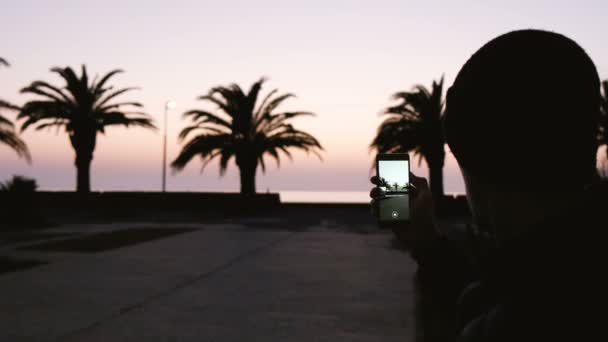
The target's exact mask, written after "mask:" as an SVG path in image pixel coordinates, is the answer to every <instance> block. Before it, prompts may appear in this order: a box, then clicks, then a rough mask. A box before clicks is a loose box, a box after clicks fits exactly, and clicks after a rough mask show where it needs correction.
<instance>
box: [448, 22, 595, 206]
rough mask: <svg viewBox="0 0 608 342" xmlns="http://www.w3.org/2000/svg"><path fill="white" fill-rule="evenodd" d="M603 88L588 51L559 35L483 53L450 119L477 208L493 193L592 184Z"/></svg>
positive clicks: (453, 99)
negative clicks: (600, 87) (489, 193)
mask: <svg viewBox="0 0 608 342" xmlns="http://www.w3.org/2000/svg"><path fill="white" fill-rule="evenodd" d="M599 85H600V82H599V77H598V74H597V70H596V68H595V65H594V64H593V62H592V61H591V59H590V58H589V56H588V55H587V54H586V53H585V51H584V50H583V49H582V48H581V47H580V46H579V45H578V44H576V43H575V42H574V41H572V40H571V39H569V38H566V37H564V36H562V35H560V34H557V33H552V32H546V31H538V30H522V31H514V32H510V33H507V34H504V35H502V36H499V37H497V38H495V39H493V40H491V41H490V42H488V43H487V44H485V45H484V46H483V47H481V48H480V49H479V50H478V51H477V52H475V54H473V56H471V58H470V59H469V60H468V61H467V62H466V63H465V65H464V66H463V67H462V69H461V70H460V72H459V73H458V75H457V77H456V80H455V81H454V84H453V85H452V87H451V88H450V89H449V91H448V95H447V111H446V112H447V113H446V115H445V118H444V119H445V121H444V123H445V130H446V140H447V142H448V145H449V146H450V149H451V150H452V152H453V154H454V156H455V157H456V159H457V160H458V163H459V165H460V167H461V169H462V171H463V173H464V175H465V182H466V184H467V192H468V193H469V195H472V196H470V197H471V198H470V199H471V200H472V202H474V203H472V204H473V206H474V207H475V206H476V205H480V203H478V202H481V201H483V200H482V199H481V198H486V197H487V193H488V192H489V191H491V192H493V194H492V196H494V197H495V196H496V194H495V193H500V192H503V190H504V192H505V193H506V192H509V193H512V194H519V195H515V197H517V196H520V195H521V196H524V197H525V196H527V195H532V194H551V193H552V194H565V193H572V192H577V191H579V190H582V189H583V188H584V186H585V185H587V184H589V183H591V182H592V181H593V179H594V177H595V175H596V151H597V142H596V135H597V121H598V115H599V101H600V89H599ZM490 189H491V190H490ZM471 192H474V194H473V193H471ZM511 200H513V199H511ZM475 202H477V203H475ZM474 210H475V208H474Z"/></svg>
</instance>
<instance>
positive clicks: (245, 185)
mask: <svg viewBox="0 0 608 342" xmlns="http://www.w3.org/2000/svg"><path fill="white" fill-rule="evenodd" d="M256 169H257V165H247V166H244V167H241V168H240V173H241V195H246V196H248V195H255V173H256Z"/></svg>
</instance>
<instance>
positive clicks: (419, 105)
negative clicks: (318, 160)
mask: <svg viewBox="0 0 608 342" xmlns="http://www.w3.org/2000/svg"><path fill="white" fill-rule="evenodd" d="M393 99H394V100H397V101H400V103H398V104H397V105H395V106H392V107H389V108H388V109H386V110H385V111H384V112H383V113H382V114H383V115H387V116H388V118H387V119H386V120H384V122H382V124H380V127H378V132H377V134H376V137H375V138H374V140H373V141H372V143H371V145H370V147H371V148H372V149H376V150H377V151H378V153H407V152H410V151H413V152H414V154H415V155H418V157H419V161H422V159H423V158H424V160H425V161H426V163H427V165H428V167H429V182H430V187H431V191H432V193H433V197H434V198H435V200H436V201H437V202H436V203H439V201H440V200H441V198H442V196H443V164H444V159H445V150H444V145H445V139H444V136H443V130H442V125H441V118H442V116H443V113H444V110H445V106H444V99H443V76H442V77H441V79H440V80H439V82H437V81H433V84H432V86H431V89H430V90H429V89H427V88H426V87H424V86H423V85H416V86H414V88H413V89H412V91H410V92H399V93H396V94H394V95H393Z"/></svg>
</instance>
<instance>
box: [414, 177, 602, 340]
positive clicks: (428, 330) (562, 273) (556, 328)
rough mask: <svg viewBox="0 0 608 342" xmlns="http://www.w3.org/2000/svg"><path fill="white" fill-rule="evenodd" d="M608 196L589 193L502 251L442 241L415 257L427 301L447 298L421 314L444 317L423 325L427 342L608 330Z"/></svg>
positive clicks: (593, 334) (566, 336) (570, 336)
mask: <svg viewBox="0 0 608 342" xmlns="http://www.w3.org/2000/svg"><path fill="white" fill-rule="evenodd" d="M605 194H606V191H605V189H602V188H601V187H595V188H594V189H591V190H589V191H588V192H587V193H586V195H585V196H584V198H581V200H580V202H579V205H577V206H576V207H574V208H572V211H570V212H567V213H563V214H562V215H560V216H559V217H552V218H547V219H546V220H545V221H544V222H543V223H542V224H540V225H538V226H537V227H535V229H533V230H531V231H530V232H529V233H527V234H526V235H525V236H522V237H520V238H518V239H516V240H513V241H510V242H509V243H508V244H506V245H503V246H501V247H500V248H484V247H487V245H486V246H479V241H477V240H476V239H473V240H472V241H473V242H470V241H469V242H468V243H467V242H464V243H463V241H459V242H455V241H453V240H449V239H443V240H441V241H440V242H439V243H438V244H437V245H436V246H435V247H434V248H433V249H432V250H427V251H423V252H422V253H419V254H418V255H414V258H415V259H416V260H417V261H418V263H419V270H418V282H419V284H420V294H419V295H420V296H421V297H422V298H423V300H422V302H423V305H424V304H425V301H426V303H429V302H432V303H435V304H437V303H440V305H435V306H434V307H431V308H426V309H424V310H426V312H424V310H422V312H421V311H419V314H422V315H423V317H421V319H422V320H425V319H427V320H428V319H431V320H432V319H436V318H437V317H439V318H440V319H441V320H443V323H442V324H435V323H433V322H424V324H422V326H423V329H424V330H425V331H424V335H425V338H424V340H425V341H434V340H437V341H439V340H452V341H454V340H456V341H463V342H473V341H561V340H569V341H585V340H591V339H593V340H598V338H599V336H598V334H604V335H605V334H606V333H605V332H603V331H602V330H605V329H602V328H601V327H602V324H601V322H600V319H603V316H604V314H603V313H602V312H603V310H604V305H600V298H603V297H600V295H601V294H602V293H603V291H605V290H606V287H605V286H604V285H601V284H602V278H604V273H605V272H606V262H605V261H606V260H605V259H606V257H605V252H604V250H605V247H604V246H603V245H604V243H605V242H606V239H605V238H604V236H605V235H606V234H605V229H606V228H607V227H608V224H607V223H608V201H607V200H606V195H605ZM604 208H605V209H604ZM484 251H485V252H484ZM424 298H426V299H424ZM442 306H443V307H442ZM429 310H431V311H432V310H442V311H443V312H442V314H443V315H441V314H439V315H437V313H436V312H435V313H433V312H429ZM446 322H448V323H447V324H446ZM438 329H442V330H443V331H441V332H439V331H438ZM607 329H608V327H607ZM599 340H603V341H606V340H608V339H605V338H603V339H602V338H600V339H599Z"/></svg>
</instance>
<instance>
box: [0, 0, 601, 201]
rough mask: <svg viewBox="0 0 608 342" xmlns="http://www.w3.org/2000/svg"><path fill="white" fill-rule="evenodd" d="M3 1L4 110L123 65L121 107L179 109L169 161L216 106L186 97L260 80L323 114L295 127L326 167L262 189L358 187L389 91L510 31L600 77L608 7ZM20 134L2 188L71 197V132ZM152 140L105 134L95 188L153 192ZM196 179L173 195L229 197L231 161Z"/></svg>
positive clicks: (456, 186) (374, 1) (180, 181)
mask: <svg viewBox="0 0 608 342" xmlns="http://www.w3.org/2000/svg"><path fill="white" fill-rule="evenodd" d="M0 1H1V6H0V11H1V14H0V32H2V35H1V36H2V39H1V40H2V43H1V46H2V47H1V48H0V56H1V57H3V58H5V59H6V60H8V61H9V62H10V63H11V67H10V68H0V98H2V99H4V100H8V101H10V102H13V103H15V104H23V103H24V102H26V101H27V100H28V99H29V98H30V97H29V95H28V96H26V95H20V94H19V89H21V88H22V87H24V86H26V85H28V84H29V83H30V82H31V81H33V80H37V79H42V80H47V81H49V82H51V83H53V84H58V85H63V84H62V83H61V80H60V79H59V78H58V76H56V75H55V74H51V73H50V72H49V69H50V68H51V67H53V66H61V67H64V66H72V67H79V66H80V64H83V63H85V64H86V65H87V67H88V69H89V72H90V73H91V74H95V73H106V72H108V71H110V70H112V69H115V68H121V69H124V70H125V71H126V72H125V73H124V74H121V75H119V76H117V77H115V78H114V79H113V81H114V84H115V85H117V86H139V87H141V90H138V91H134V92H132V93H130V94H128V95H127V96H125V97H124V98H123V100H136V101H139V102H142V103H143V104H144V106H145V110H146V111H147V112H148V113H150V114H151V115H152V116H153V117H154V118H156V119H157V124H158V125H159V126H161V125H162V111H163V105H164V103H165V101H167V100H169V99H171V100H175V101H176V102H177V108H175V109H174V110H172V111H171V112H170V114H169V115H170V120H169V137H168V141H169V148H168V155H169V159H172V158H174V157H175V156H176V155H177V153H178V151H179V144H178V142H177V134H178V132H179V131H180V130H181V129H182V128H183V127H184V126H185V125H186V124H187V122H186V121H184V120H182V119H181V114H182V113H183V112H184V111H186V110H188V109H193V108H206V109H214V108H213V106H209V105H208V104H205V103H201V102H199V101H196V97H197V96H199V95H202V94H204V93H206V92H207V91H208V90H209V89H210V88H211V87H213V86H216V85H227V84H229V83H232V82H236V83H238V84H240V85H241V86H242V87H244V88H248V87H249V86H250V85H251V83H252V82H254V81H256V80H257V79H259V78H260V77H262V76H267V77H268V78H269V82H267V84H266V88H265V89H264V91H265V92H267V91H270V90H272V89H274V88H279V89H280V90H281V91H282V92H293V93H295V94H296V95H297V98H296V99H292V100H290V101H288V102H287V103H286V106H285V107H284V109H301V110H307V111H313V112H315V113H317V117H313V118H311V117H304V118H301V119H298V120H296V121H295V122H294V123H295V125H296V126H297V127H299V128H301V129H304V130H307V131H308V132H310V133H312V134H313V135H315V136H316V137H317V138H318V139H319V140H320V142H321V143H322V144H323V146H324V147H325V152H324V154H323V155H324V161H323V162H321V161H319V160H318V159H317V158H316V157H314V156H313V155H311V156H308V157H307V156H306V155H304V154H296V158H295V160H294V161H293V162H290V161H289V159H287V158H284V159H283V162H282V164H281V168H280V169H277V168H276V166H275V164H274V163H271V162H270V161H269V163H268V165H270V166H271V167H270V168H269V170H268V172H267V174H266V175H262V174H261V173H259V174H258V191H266V190H267V189H269V190H270V191H280V190H313V191H321V190H325V191H364V190H366V189H368V188H369V183H368V176H369V170H370V167H371V165H372V161H373V158H374V155H373V153H371V152H370V151H369V149H368V146H369V143H370V141H371V140H372V138H373V136H374V134H375V131H376V128H377V126H378V124H379V123H380V122H381V118H380V117H379V116H378V114H379V113H380V112H381V111H382V109H383V108H385V107H386V106H388V105H390V104H391V103H392V102H391V100H390V95H391V94H393V93H394V92H397V91H401V90H407V89H410V88H411V87H412V86H413V85H414V84H416V83H422V84H424V85H430V83H431V81H432V80H433V79H437V78H439V77H441V75H442V74H445V81H446V85H450V84H451V82H452V80H453V79H454V77H455V75H456V73H457V72H458V70H459V68H460V67H461V66H462V64H463V63H464V62H465V61H466V60H467V58H468V57H469V56H470V55H471V54H472V53H473V52H475V50H476V49H477V48H479V47H480V46H481V45H483V44H484V43H485V42H487V41H488V40H490V39H491V38H493V37H495V36H497V35H499V34H502V33H505V32H508V31H510V30H514V29H522V28H539V29H547V30H553V31H557V32H560V33H563V34H565V35H567V36H569V37H570V38H573V39H574V40H576V41H577V42H578V43H579V44H580V45H581V46H582V47H583V48H585V49H586V50H587V52H588V53H589V54H590V56H591V57H592V59H593V60H594V61H595V63H596V65H597V67H598V70H599V73H600V76H601V77H602V79H605V78H608V40H607V38H606V37H607V35H608V21H607V20H606V15H607V13H608V1H570V2H564V1H555V0H551V1H535V2H534V4H531V1H503V2H496V1H444V2H439V1H405V0H400V1H388V0H368V1H359V0H344V1H335V0H323V1H322V0H309V1H288V0H282V1H278V0H276V1H275V0H273V1H270V0H258V1H231V0H224V1H207V0H198V1H180V0H172V1H153V0H146V1H143V0H141V1H140V0H137V1H135V0H122V1H114V0H107V1H82V0H81V1H58V0H55V1H30V0H18V1H17V0H0ZM446 88H447V86H446ZM3 115H4V116H5V117H8V118H11V119H14V117H15V114H14V113H10V112H6V111H4V112H3ZM23 138H24V140H25V141H26V142H27V144H28V145H29V147H30V149H31V152H32V156H33V163H32V164H31V165H28V164H27V163H26V162H25V161H24V160H20V159H18V158H17V157H16V155H15V153H14V152H12V151H10V150H9V149H8V148H7V147H6V146H4V145H0V180H5V179H7V178H9V177H10V176H11V175H13V174H22V175H26V176H29V177H33V178H35V179H36V180H37V181H38V183H39V185H40V187H41V188H42V189H53V190H59V189H64V190H71V189H74V187H75V168H74V153H73V150H72V148H71V146H70V145H69V141H68V138H67V135H66V134H65V133H64V132H62V131H60V132H58V133H57V132H56V131H55V130H52V131H44V132H36V131H33V130H28V131H26V132H25V133H24V134H23ZM161 143H162V134H161V132H150V131H145V130H143V129H129V130H126V129H124V128H114V129H110V130H109V131H108V132H107V134H106V135H105V136H101V137H100V138H99V140H98V146H97V150H96V153H95V159H94V161H93V164H92V188H93V189H96V190H158V189H160V179H161V178H160V177H161V151H162V150H161V147H162V145H161ZM509 158H516V156H509ZM417 165H418V163H417V159H414V161H413V162H412V166H413V170H414V171H415V172H418V173H420V174H422V175H425V176H426V170H425V169H424V168H418V167H417ZM200 167H201V163H200V162H199V160H198V159H197V160H194V161H193V162H192V163H191V164H190V165H189V166H188V167H187V168H186V169H185V170H184V171H183V172H181V173H178V174H175V175H173V174H171V175H170V176H169V178H168V185H167V187H168V189H169V190H170V191H178V190H179V191H184V190H185V191H212V190H213V191H218V190H219V191H235V190H238V173H237V172H236V171H237V170H236V167H235V166H234V164H231V167H230V170H229V172H228V174H227V175H226V177H224V178H219V174H218V168H217V164H210V165H209V166H208V168H207V169H205V172H204V173H202V174H201V173H200ZM522 167H525V166H522ZM444 174H445V177H446V181H445V182H446V191H447V192H463V191H464V188H463V185H462V181H461V180H460V175H459V171H458V170H457V166H456V164H455V162H454V160H453V159H452V157H451V156H450V155H449V154H448V160H447V165H446V169H445V170H444Z"/></svg>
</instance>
